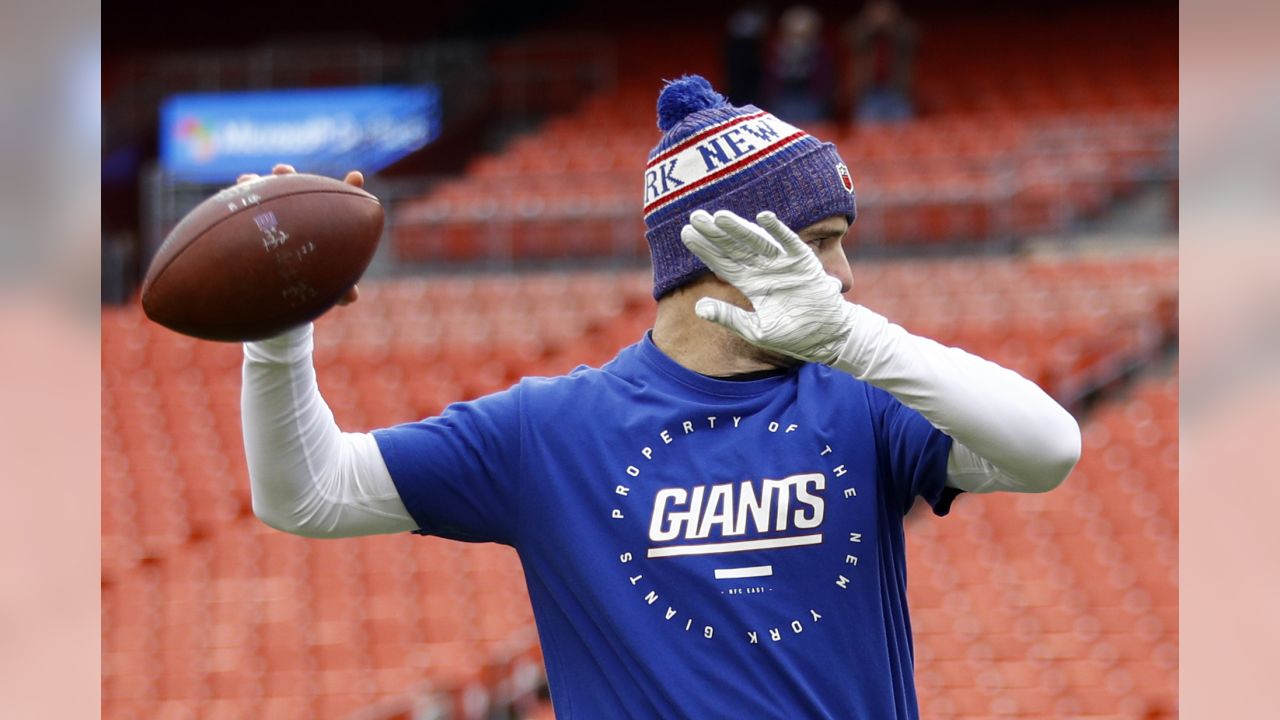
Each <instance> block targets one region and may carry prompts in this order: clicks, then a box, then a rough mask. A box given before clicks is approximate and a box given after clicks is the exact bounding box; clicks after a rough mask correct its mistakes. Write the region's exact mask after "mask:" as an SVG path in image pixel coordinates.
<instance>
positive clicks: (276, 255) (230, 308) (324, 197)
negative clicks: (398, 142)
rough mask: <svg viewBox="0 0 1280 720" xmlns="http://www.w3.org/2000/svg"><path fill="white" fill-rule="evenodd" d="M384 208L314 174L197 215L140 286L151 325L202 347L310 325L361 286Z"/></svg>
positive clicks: (263, 182) (267, 181)
mask: <svg viewBox="0 0 1280 720" xmlns="http://www.w3.org/2000/svg"><path fill="white" fill-rule="evenodd" d="M382 220H383V217H382V205H381V203H379V202H378V199H377V198H376V197H374V196H373V195H370V194H369V193H367V192H365V191H364V190H362V189H360V188H357V187H354V186H352V185H348V184H347V183H344V182H342V181H340V180H335V179H332V178H327V177H321V176H318V175H304V174H288V175H268V176H265V177H261V178H258V179H256V180H252V181H249V182H245V183H241V184H239V185H235V186H234V187H230V188H227V189H225V190H222V191H221V192H219V193H217V194H216V195H214V196H213V197H210V198H209V199H207V200H205V201H204V202H202V203H200V205H198V206H196V208H195V209H194V210H192V211H191V212H189V213H187V215H186V216H185V217H184V218H183V219H182V220H181V221H180V222H179V223H178V224H177V225H176V226H175V227H174V228H173V231H172V232H171V233H169V236H168V238H166V239H165V241H164V244H163V245H161V246H160V249H159V251H157V252H156V255H155V257H154V258H153V259H152V261H151V267H150V268H149V269H148V271H147V276H146V279H145V280H144V281H143V284H142V308H143V310H144V312H145V313H146V315H147V317H149V318H151V319H152V320H154V321H155V322H157V323H159V324H161V325H163V326H165V327H167V328H169V329H171V330H175V331H177V332H180V333H182V334H184V335H190V336H192V337H197V338H201V339H205V340H222V341H229V342H241V341H246V340H261V339H263V338H268V337H272V336H275V335H278V334H280V333H282V332H284V331H285V330H288V329H289V328H292V327H296V326H298V325H302V324H303V323H306V322H309V321H311V320H314V319H315V318H317V317H319V316H320V315H321V314H323V313H324V312H325V311H326V310H328V309H329V308H331V307H333V305H334V303H336V302H337V301H338V300H339V299H340V298H341V297H342V296H343V294H345V293H346V292H347V290H349V289H350V288H351V286H352V285H354V284H355V283H356V281H357V280H359V279H360V276H361V275H362V274H363V273H364V271H365V268H367V267H368V266H369V261H370V260H372V259H373V254H374V251H375V250H377V247H378V240H379V238H380V237H381V235H382Z"/></svg>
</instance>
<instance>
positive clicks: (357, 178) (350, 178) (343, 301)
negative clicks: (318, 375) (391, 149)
mask: <svg viewBox="0 0 1280 720" xmlns="http://www.w3.org/2000/svg"><path fill="white" fill-rule="evenodd" d="M296 172H298V171H297V170H296V169H294V167H293V166H292V165H286V164H285V163H277V164H276V165H275V167H273V168H271V174H272V175H289V174H292V173H296ZM259 177H260V176H259V175H258V174H257V173H245V174H244V175H241V176H240V177H238V178H236V184H237V185H239V184H241V183H247V182H252V181H254V180H257V179H258V178H259ZM342 181H343V182H345V183H346V184H348V185H354V186H355V187H358V188H362V187H364V173H362V172H360V171H359V170H352V171H350V172H348V173H347V176H346V177H344V178H343V179H342ZM359 299H360V288H359V287H357V286H355V285H352V286H351V289H350V290H348V291H347V293H346V294H345V295H343V296H342V297H341V298H339V299H338V304H339V305H350V304H351V303H353V302H355V301H356V300H359Z"/></svg>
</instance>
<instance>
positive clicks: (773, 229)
mask: <svg viewBox="0 0 1280 720" xmlns="http://www.w3.org/2000/svg"><path fill="white" fill-rule="evenodd" d="M756 223H758V224H759V225H760V227H762V228H764V229H765V232H767V233H769V235H771V236H772V237H773V239H774V241H775V242H777V243H778V245H780V246H781V247H782V249H783V251H784V252H785V253H786V254H787V255H796V254H798V253H805V254H808V253H809V247H808V246H807V245H805V244H804V240H801V239H800V236H799V235H797V234H796V233H795V231H794V230H792V229H791V228H789V227H787V224H786V223H784V222H782V221H781V220H779V219H778V216H777V215H775V214H774V213H773V211H772V210H765V211H764V212H762V213H760V214H758V215H756Z"/></svg>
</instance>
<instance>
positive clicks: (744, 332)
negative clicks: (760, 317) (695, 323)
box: [693, 297, 757, 342]
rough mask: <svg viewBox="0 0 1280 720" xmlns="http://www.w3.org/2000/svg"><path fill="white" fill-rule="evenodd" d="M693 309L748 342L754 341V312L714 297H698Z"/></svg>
mask: <svg viewBox="0 0 1280 720" xmlns="http://www.w3.org/2000/svg"><path fill="white" fill-rule="evenodd" d="M693 311H694V312H695V313H696V314H697V315H698V317H700V318H702V319H703V320H708V321H710V322H713V323H716V324H717V325H723V326H724V327H727V328H729V329H730V330H732V331H734V332H736V333H738V334H739V335H741V336H742V337H744V338H746V339H747V340H748V341H749V342H755V339H756V333H755V332H754V331H755V327H756V320H757V318H756V316H755V313H752V312H749V311H747V310H743V309H742V308H740V307H738V306H736V305H730V304H729V303H727V302H725V301H723V300H716V299H715V298H706V297H704V298H700V299H699V300H698V302H697V304H695V305H694V306H693Z"/></svg>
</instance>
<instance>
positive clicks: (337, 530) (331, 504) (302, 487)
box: [240, 324, 418, 538]
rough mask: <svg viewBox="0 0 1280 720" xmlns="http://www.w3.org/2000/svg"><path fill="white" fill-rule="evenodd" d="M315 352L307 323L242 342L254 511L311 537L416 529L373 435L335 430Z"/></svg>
mask: <svg viewBox="0 0 1280 720" xmlns="http://www.w3.org/2000/svg"><path fill="white" fill-rule="evenodd" d="M311 351H312V326H311V325H309V324H308V325H306V326H305V327H302V328H298V329H297V330H292V331H290V332H288V333H285V334H284V335H281V336H280V337H277V338H272V339H270V340H264V341H261V342H250V343H245V345H244V375H243V383H244V384H243V387H242V391H241V403H240V417H241V423H242V425H243V429H244V448H245V455H246V457H247V460H248V465H249V482H250V485H251V487H252V490H253V512H254V514H255V515H257V516H258V517H259V518H260V519H261V520H262V521H263V522H265V523H266V524H268V525H270V526H271V527H274V528H277V529H279V530H284V531H285V532H289V533H293V534H295V535H304V536H307V537H325V538H336V537H352V536H356V535H373V534H377V533H395V532H403V531H408V530H416V529H417V527H418V526H417V523H415V522H414V520H413V518H412V517H410V515H409V512H408V511H407V510H405V507H404V503H403V502H401V500H400V495H399V493H398V492H396V487H395V484H394V483H393V482H392V481H391V473H390V472H389V471H388V470H387V465H386V462H385V461H383V459H382V453H381V452H380V451H379V450H378V445H377V443H376V442H375V441H374V439H373V436H372V435H370V434H368V433H343V432H342V431H341V430H339V429H338V425H337V423H336V422H334V419H333V412H332V411H330V410H329V406H328V405H326V404H325V401H324V398H323V397H321V396H320V389H319V387H318V386H317V384H316V373H315V368H314V367H313V366H312V363H311Z"/></svg>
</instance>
